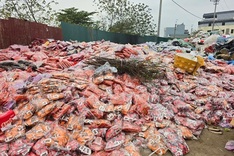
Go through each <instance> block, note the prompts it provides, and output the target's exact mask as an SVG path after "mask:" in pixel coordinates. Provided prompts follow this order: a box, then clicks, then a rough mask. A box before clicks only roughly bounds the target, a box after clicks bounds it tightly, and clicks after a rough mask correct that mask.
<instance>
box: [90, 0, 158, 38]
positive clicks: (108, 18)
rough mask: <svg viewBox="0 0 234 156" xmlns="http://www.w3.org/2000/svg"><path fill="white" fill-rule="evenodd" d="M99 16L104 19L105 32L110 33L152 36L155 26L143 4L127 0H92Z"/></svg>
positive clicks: (146, 7)
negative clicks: (98, 11)
mask: <svg viewBox="0 0 234 156" xmlns="http://www.w3.org/2000/svg"><path fill="white" fill-rule="evenodd" d="M94 2H95V3H96V4H97V6H98V9H99V10H100V12H101V16H102V17H105V18H104V19H105V21H103V23H104V22H105V23H106V24H107V30H108V31H111V32H119V33H128V34H137V35H153V34H155V32H156V31H155V29H156V25H155V24H154V21H153V16H152V15H151V9H150V8H149V6H148V5H145V4H144V3H138V4H134V3H131V2H129V1H128V0H94Z"/></svg>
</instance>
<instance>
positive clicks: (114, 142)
mask: <svg viewBox="0 0 234 156" xmlns="http://www.w3.org/2000/svg"><path fill="white" fill-rule="evenodd" d="M124 140H125V134H124V133H120V134H118V135H117V136H116V137H113V138H112V139H110V140H109V141H108V142H107V143H106V147H105V149H104V150H105V151H113V150H116V149H119V148H120V147H121V145H122V144H123V143H124Z"/></svg>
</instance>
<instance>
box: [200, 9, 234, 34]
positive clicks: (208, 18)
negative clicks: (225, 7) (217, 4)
mask: <svg viewBox="0 0 234 156" xmlns="http://www.w3.org/2000/svg"><path fill="white" fill-rule="evenodd" d="M203 18H204V19H203V20H202V21H199V22H198V28H199V29H200V30H202V31H206V32H211V31H212V25H213V21H214V13H206V14H203ZM214 31H222V32H223V33H224V34H230V35H234V10H230V11H222V12H217V13H216V15H215V25H214Z"/></svg>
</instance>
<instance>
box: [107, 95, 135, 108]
mask: <svg viewBox="0 0 234 156" xmlns="http://www.w3.org/2000/svg"><path fill="white" fill-rule="evenodd" d="M110 102H111V103H112V104H113V105H125V104H128V103H132V95H131V94H127V93H125V92H123V93H120V94H119V95H114V96H112V97H111V98H110Z"/></svg>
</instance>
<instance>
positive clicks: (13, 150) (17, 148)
mask: <svg viewBox="0 0 234 156" xmlns="http://www.w3.org/2000/svg"><path fill="white" fill-rule="evenodd" d="M33 145H34V143H31V142H28V141H27V140H25V139H18V140H16V141H15V142H12V143H11V145H10V150H9V152H8V154H9V155H27V154H28V153H29V152H30V150H31V148H32V146H33Z"/></svg>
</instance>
